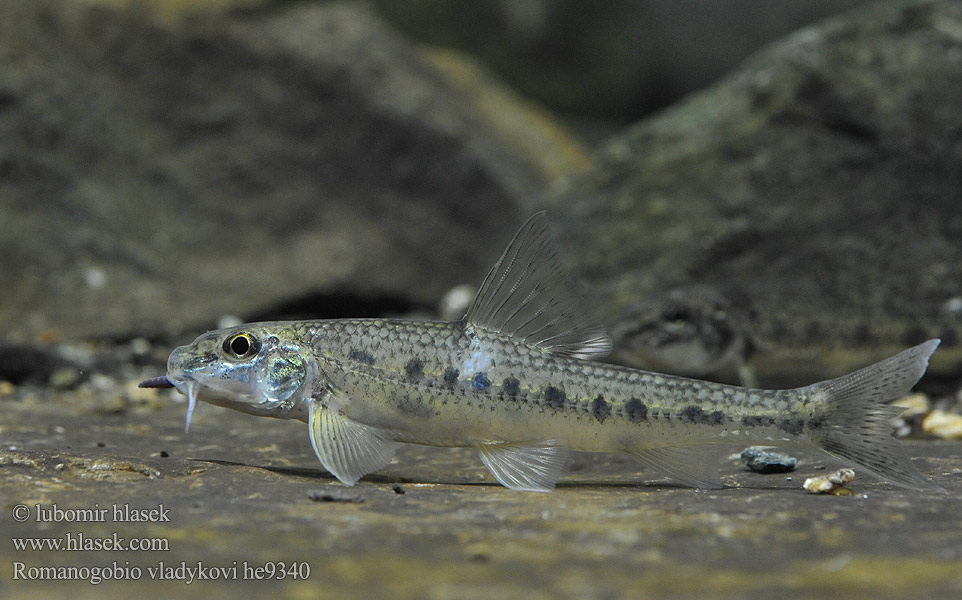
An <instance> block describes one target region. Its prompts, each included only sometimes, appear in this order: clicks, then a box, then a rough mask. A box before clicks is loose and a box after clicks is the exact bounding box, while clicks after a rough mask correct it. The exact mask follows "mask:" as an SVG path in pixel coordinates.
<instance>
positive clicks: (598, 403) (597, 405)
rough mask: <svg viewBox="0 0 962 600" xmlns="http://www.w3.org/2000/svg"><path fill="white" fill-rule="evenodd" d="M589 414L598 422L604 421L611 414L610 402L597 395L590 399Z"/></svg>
mask: <svg viewBox="0 0 962 600" xmlns="http://www.w3.org/2000/svg"><path fill="white" fill-rule="evenodd" d="M591 414H592V415H593V416H594V418H596V419H598V422H599V423H604V422H605V419H607V418H608V417H610V416H611V404H609V403H608V401H607V400H605V397H604V396H601V395H599V396H598V397H597V398H595V399H594V400H592V401H591Z"/></svg>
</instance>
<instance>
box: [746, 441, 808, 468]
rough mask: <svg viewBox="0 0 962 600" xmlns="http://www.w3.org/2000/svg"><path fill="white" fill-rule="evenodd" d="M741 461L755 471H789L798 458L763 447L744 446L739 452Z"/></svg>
mask: <svg viewBox="0 0 962 600" xmlns="http://www.w3.org/2000/svg"><path fill="white" fill-rule="evenodd" d="M741 459H742V462H744V463H745V466H746V467H748V468H749V470H751V471H755V472H756V473H765V474H768V473H791V472H792V471H794V470H795V466H796V465H797V464H798V460H797V459H796V458H795V457H792V456H789V455H787V454H783V453H781V452H771V451H769V450H766V449H764V448H757V447H755V446H752V447H751V448H745V449H744V450H742V453H741Z"/></svg>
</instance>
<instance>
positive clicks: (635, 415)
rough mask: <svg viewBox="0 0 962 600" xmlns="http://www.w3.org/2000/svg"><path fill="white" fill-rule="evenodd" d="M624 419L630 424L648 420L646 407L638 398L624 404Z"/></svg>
mask: <svg viewBox="0 0 962 600" xmlns="http://www.w3.org/2000/svg"><path fill="white" fill-rule="evenodd" d="M625 417H627V419H628V420H629V421H631V422H632V423H641V422H643V421H647V420H648V407H647V406H645V403H644V402H642V401H641V400H639V399H638V398H632V399H631V400H629V401H628V402H626V403H625Z"/></svg>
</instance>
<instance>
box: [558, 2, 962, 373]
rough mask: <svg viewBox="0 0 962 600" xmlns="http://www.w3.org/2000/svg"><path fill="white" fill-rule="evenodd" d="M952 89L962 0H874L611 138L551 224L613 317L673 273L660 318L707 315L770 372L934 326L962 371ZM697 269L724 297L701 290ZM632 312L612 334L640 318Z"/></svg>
mask: <svg viewBox="0 0 962 600" xmlns="http://www.w3.org/2000/svg"><path fill="white" fill-rule="evenodd" d="M959 98H962V5H960V4H959V3H958V2H895V3H885V4H879V5H872V6H870V7H868V8H866V9H864V10H860V11H856V12H853V13H849V14H847V15H846V16H845V17H842V18H838V19H834V20H831V21H828V22H826V23H824V24H821V25H819V26H813V27H808V28H805V29H803V30H801V31H799V32H797V33H795V34H793V35H792V36H790V37H788V38H787V39H785V40H784V41H782V42H779V43H778V44H776V45H774V46H773V47H771V48H770V49H768V50H766V51H764V52H762V53H759V54H757V55H756V56H755V57H754V58H753V59H751V60H750V61H748V62H746V63H745V64H743V65H742V67H741V68H740V69H739V70H738V71H737V72H735V73H733V74H732V75H731V76H730V77H728V78H726V79H725V80H724V81H722V82H721V83H719V84H718V85H717V86H714V87H712V88H711V89H708V90H706V91H704V92H702V93H699V94H696V95H694V96H692V97H691V98H690V99H688V100H686V101H685V102H682V103H681V104H679V105H677V106H674V107H672V108H670V109H669V110H667V111H665V112H664V113H662V114H660V115H658V116H657V117H655V118H653V119H651V120H648V121H643V122H641V123H638V124H637V125H635V126H633V127H631V128H630V129H628V130H627V131H625V132H624V133H622V134H620V135H617V136H616V137H615V138H613V139H612V140H611V141H610V142H609V143H608V144H607V145H606V146H605V148H604V149H603V150H602V151H601V152H600V153H599V155H598V157H597V164H596V166H595V167H594V168H592V169H591V170H589V171H588V172H587V173H586V174H584V175H582V176H577V177H574V178H573V179H572V180H571V181H570V185H569V187H568V189H567V190H565V191H563V192H562V193H561V194H559V195H558V196H557V197H556V198H555V202H554V204H555V206H556V208H557V210H556V216H557V217H558V221H559V224H560V225H559V231H560V237H561V238H562V239H563V240H564V242H565V244H566V245H567V246H568V247H569V248H570V250H571V251H570V252H569V254H570V255H571V260H570V262H571V264H572V266H573V268H574V269H575V271H576V273H577V278H580V279H581V280H583V281H585V282H587V285H588V287H589V288H590V292H591V293H592V294H593V295H594V296H595V297H596V298H597V299H598V304H599V305H600V306H601V307H602V308H603V309H606V310H607V311H608V316H609V317H610V318H611V319H612V320H613V321H615V322H617V321H618V320H619V318H623V317H619V315H621V314H622V311H626V310H630V309H631V307H632V306H633V305H634V303H636V302H638V301H639V300H641V299H642V298H646V297H648V298H651V297H659V296H661V297H665V296H667V295H670V294H671V293H672V291H673V290H680V293H678V294H677V296H678V297H680V298H681V299H682V300H681V301H678V300H677V299H674V300H672V299H670V298H669V299H668V300H669V301H667V302H664V306H663V308H662V309H661V310H662V312H661V314H660V315H659V314H658V313H657V312H656V313H654V316H653V317H652V318H654V319H656V320H657V319H661V320H662V321H664V322H663V323H661V326H662V328H663V329H675V330H682V329H688V328H690V329H692V330H697V329H699V327H698V326H697V324H696V326H693V325H692V324H691V323H690V322H689V321H690V320H691V319H692V318H700V319H703V320H704V323H703V324H704V327H702V329H704V330H705V331H706V332H707V333H705V332H701V333H698V334H696V335H704V336H709V337H710V336H711V335H712V334H716V335H715V337H716V338H717V339H718V340H721V341H722V346H724V344H725V343H728V342H730V341H731V340H733V339H734V340H736V341H737V340H740V341H741V342H743V348H744V352H743V355H742V358H743V359H744V360H746V361H748V362H749V364H750V365H751V366H752V367H753V368H754V369H755V372H756V375H757V380H758V381H760V383H762V384H764V385H768V386H772V385H801V384H805V383H811V382H813V381H815V380H817V379H822V378H826V377H829V376H834V375H838V374H841V373H843V372H846V371H850V370H852V369H854V368H856V367H859V366H862V365H865V364H867V363H869V362H871V361H875V360H879V359H881V358H883V357H885V356H890V355H892V354H894V353H895V352H897V351H898V350H900V349H903V348H905V347H907V346H909V345H913V344H916V343H918V342H921V341H923V340H924V339H926V338H930V337H941V338H942V346H941V347H940V348H939V350H938V352H936V354H935V356H934V357H933V361H932V369H931V370H932V372H933V373H938V374H942V375H945V376H947V377H949V378H953V379H957V377H958V374H959V373H960V372H962V299H960V298H962V210H960V201H959V199H960V198H962V169H960V165H962V111H960V110H959V107H960V101H959ZM704 288H708V289H709V290H710V291H711V292H712V293H713V294H714V296H715V297H717V298H720V300H717V301H716V300H708V301H706V302H707V303H708V304H710V309H709V310H702V304H703V299H704V298H708V297H709V296H710V295H709V294H706V293H704V292H703V291H701V290H703V289H704ZM691 290H699V291H698V293H694V292H693V291H691ZM686 298H688V299H691V300H690V301H686V300H685V299H686ZM697 314H702V315H708V316H703V317H698V316H697ZM719 315H720V316H719ZM627 319H628V324H629V326H627V327H620V328H619V327H618V326H616V327H615V328H614V329H615V330H619V329H620V331H621V338H620V339H617V340H616V343H615V347H616V348H618V347H619V346H628V345H630V344H631V341H630V340H627V341H626V339H627V338H628V337H630V336H631V334H632V329H634V331H635V332H636V333H637V332H638V331H639V330H643V329H644V327H643V326H642V325H639V324H638V323H637V322H632V319H631V317H630V315H629V317H628V318H627ZM726 328H730V329H731V330H732V332H726V331H725V329H726ZM641 333H642V334H644V333H645V332H644V331H642V332H641ZM663 333H664V332H663ZM713 343H716V344H717V341H714V342H713V341H712V340H708V341H706V342H705V344H704V345H705V346H709V347H710V346H711V345H712V344H713ZM709 358H710V357H709ZM705 360H708V359H705ZM676 362H677V361H676Z"/></svg>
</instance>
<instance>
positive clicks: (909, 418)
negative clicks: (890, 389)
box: [892, 394, 932, 437]
mask: <svg viewBox="0 0 962 600" xmlns="http://www.w3.org/2000/svg"><path fill="white" fill-rule="evenodd" d="M892 406H897V407H899V408H901V409H903V410H902V413H901V414H899V416H897V417H895V418H894V419H892V427H893V429H895V437H905V436H908V435H911V434H912V433H913V432H917V431H918V430H919V429H920V428H921V426H922V419H923V418H924V417H925V415H926V414H927V413H928V412H929V411H930V410H932V401H931V400H929V397H928V396H927V395H925V394H909V395H908V396H904V397H902V398H899V399H898V400H896V401H895V402H892Z"/></svg>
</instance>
